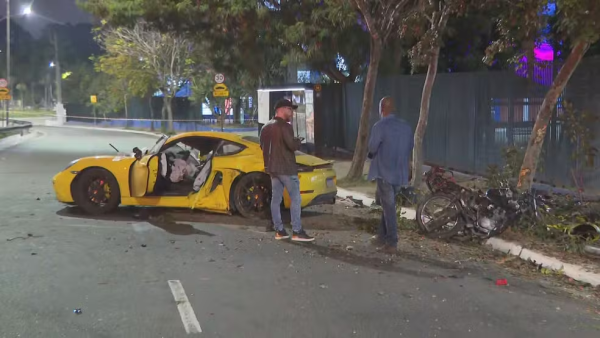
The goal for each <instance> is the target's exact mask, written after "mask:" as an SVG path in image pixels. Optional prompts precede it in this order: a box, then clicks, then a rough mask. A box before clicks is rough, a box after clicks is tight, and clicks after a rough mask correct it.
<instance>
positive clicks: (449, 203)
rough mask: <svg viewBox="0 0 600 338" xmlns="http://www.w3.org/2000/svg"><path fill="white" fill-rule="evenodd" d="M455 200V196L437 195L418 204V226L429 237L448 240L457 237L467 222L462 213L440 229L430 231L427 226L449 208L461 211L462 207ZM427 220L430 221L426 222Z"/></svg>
mask: <svg viewBox="0 0 600 338" xmlns="http://www.w3.org/2000/svg"><path fill="white" fill-rule="evenodd" d="M455 198H456V197H455V196H452V195H449V194H444V193H435V194H433V195H431V196H429V197H428V198H426V199H424V200H423V201H421V203H419V204H418V206H417V224H419V228H420V229H421V231H422V232H423V233H425V235H426V236H427V237H431V238H439V239H448V238H451V237H454V236H456V235H457V234H458V233H459V232H461V231H462V230H463V229H464V227H465V222H464V220H463V218H462V216H461V215H460V213H457V214H456V216H455V217H453V219H452V220H451V221H450V222H448V223H447V224H446V225H443V226H442V227H440V228H438V229H430V228H429V227H428V226H427V225H428V223H431V221H433V220H434V219H435V217H436V216H439V213H440V212H441V211H443V210H445V209H446V208H448V207H450V208H456V209H457V210H460V209H459V208H460V207H459V206H458V205H456V202H455ZM438 205H439V206H438ZM431 207H433V211H432V210H430V209H429V208H431ZM427 219H429V221H427V222H426V220H427Z"/></svg>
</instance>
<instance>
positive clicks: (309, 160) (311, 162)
mask: <svg viewBox="0 0 600 338" xmlns="http://www.w3.org/2000/svg"><path fill="white" fill-rule="evenodd" d="M296 163H298V164H302V165H306V166H311V167H312V166H318V165H325V164H331V163H333V162H332V161H327V160H324V159H322V158H318V157H316V156H312V155H308V154H305V153H303V152H300V151H297V152H296Z"/></svg>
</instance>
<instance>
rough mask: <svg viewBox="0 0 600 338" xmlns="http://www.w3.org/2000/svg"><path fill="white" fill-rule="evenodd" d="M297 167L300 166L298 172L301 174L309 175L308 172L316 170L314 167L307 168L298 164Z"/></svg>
mask: <svg viewBox="0 0 600 338" xmlns="http://www.w3.org/2000/svg"><path fill="white" fill-rule="evenodd" d="M297 165H298V172H301V173H307V172H311V171H313V170H315V168H314V167H310V166H307V165H304V164H297Z"/></svg>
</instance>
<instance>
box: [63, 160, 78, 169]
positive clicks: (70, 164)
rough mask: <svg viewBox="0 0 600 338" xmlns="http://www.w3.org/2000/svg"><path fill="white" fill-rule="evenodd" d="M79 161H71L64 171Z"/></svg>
mask: <svg viewBox="0 0 600 338" xmlns="http://www.w3.org/2000/svg"><path fill="white" fill-rule="evenodd" d="M77 161H79V160H75V161H72V162H71V163H69V165H68V166H67V167H66V168H65V169H63V171H65V170H67V169H69V168H71V167H72V166H73V165H74V164H75V163H77Z"/></svg>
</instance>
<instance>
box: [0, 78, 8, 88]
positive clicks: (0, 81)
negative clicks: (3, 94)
mask: <svg viewBox="0 0 600 338" xmlns="http://www.w3.org/2000/svg"><path fill="white" fill-rule="evenodd" d="M6 87H8V81H6V79H0V88H6Z"/></svg>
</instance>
